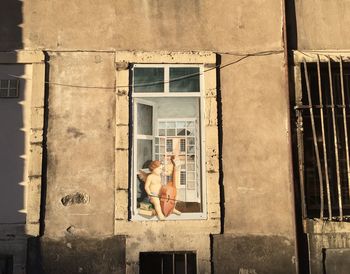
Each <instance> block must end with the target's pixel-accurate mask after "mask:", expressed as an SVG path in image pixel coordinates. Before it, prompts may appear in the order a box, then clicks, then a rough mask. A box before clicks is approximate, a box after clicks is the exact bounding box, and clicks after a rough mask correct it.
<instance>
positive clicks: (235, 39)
mask: <svg viewBox="0 0 350 274" xmlns="http://www.w3.org/2000/svg"><path fill="white" fill-rule="evenodd" d="M6 1H8V0H6ZM7 12H8V15H6V17H1V18H7V21H6V22H7V23H6V24H5V25H3V26H4V28H2V29H0V37H5V38H7V37H10V38H11V39H6V40H7V42H6V43H0V49H1V50H13V49H14V48H21V47H22V48H23V47H24V48H26V49H42V50H45V51H47V80H48V81H49V82H51V84H49V85H47V90H46V92H47V96H48V102H47V103H48V104H47V106H46V107H47V111H48V120H47V122H48V128H47V136H46V137H47V174H46V178H47V179H46V182H45V183H46V184H47V196H46V212H45V230H44V231H43V232H44V235H45V237H44V238H45V239H44V238H43V241H45V242H46V243H47V244H43V245H42V247H41V248H42V250H43V252H44V253H46V252H47V254H52V256H51V255H49V256H48V257H46V258H47V261H46V262H43V263H44V264H47V265H49V264H50V262H51V261H52V259H51V258H52V257H53V256H54V255H53V254H55V250H58V249H59V248H57V249H56V246H58V245H59V244H58V243H57V242H59V241H62V242H63V243H66V237H67V236H66V235H71V234H72V235H75V237H84V238H80V239H85V240H86V239H89V238H93V237H99V238H104V237H109V236H112V235H114V234H125V235H128V237H127V239H126V242H125V245H126V251H125V252H126V260H127V265H126V268H127V271H128V272H129V273H133V272H135V271H137V269H138V266H137V255H138V253H137V252H139V251H155V250H157V251H159V250H167V251H169V250H188V249H191V250H196V251H197V257H198V258H199V261H198V264H199V265H200V268H199V269H200V273H208V272H209V271H210V237H209V234H210V233H213V234H218V233H219V232H220V221H221V222H222V223H223V224H224V232H225V233H227V234H228V237H227V238H226V240H227V243H230V242H234V241H233V240H232V239H233V238H232V237H231V235H233V234H236V233H239V234H242V235H248V236H247V237H251V235H253V234H258V235H261V237H266V238H264V239H266V241H267V242H268V240H271V241H272V242H274V243H275V242H278V241H277V240H276V241H275V238H276V237H277V235H278V237H281V239H283V240H281V241H282V242H283V241H284V239H287V241H288V243H289V244H290V245H288V250H289V252H293V250H294V237H295V236H294V231H293V227H294V224H293V208H292V196H291V175H290V170H289V164H290V152H289V150H288V148H289V146H290V143H289V137H290V136H289V127H288V125H289V120H288V119H289V118H288V117H289V112H288V101H287V98H288V97H287V94H286V87H285V85H284V83H285V80H286V79H285V75H284V65H285V64H284V55H283V54H282V52H283V41H282V34H283V32H282V22H283V20H282V15H283V10H282V2H281V1H269V0H263V1H261V0H259V1H258V0H255V1H249V3H247V2H243V1H238V0H231V1H229V0H224V1H220V2H219V3H217V2H213V1H210V0H205V1H198V0H192V1H184V0H180V1H134V0H132V1H127V0H117V1H113V0H105V1H100V2H99V3H94V2H91V1H90V2H88V3H85V2H84V3H82V2H81V1H64V2H58V1H53V0H49V1H39V0H33V1H26V2H24V3H23V4H22V2H21V3H20V4H18V5H17V6H16V5H15V6H14V8H13V9H7ZM12 12H13V13H16V14H18V13H22V17H23V18H20V16H17V17H14V18H16V19H17V20H14V21H12V22H10V23H9V22H8V21H11V19H10V18H11V17H10V16H9V15H11V13H12ZM11 23H12V24H11ZM20 24H21V25H20ZM19 25H20V27H19ZM11 28H12V29H13V30H14V32H13V33H12V34H11V33H10V32H9V31H8V29H11ZM131 50H138V51H142V50H147V51H150V52H153V53H154V56H156V55H157V54H158V53H160V51H165V52H179V51H200V52H201V51H216V52H231V53H232V52H234V53H239V54H243V55H244V54H246V53H254V52H258V51H268V52H271V55H268V56H250V57H248V58H246V59H245V60H242V61H241V62H239V63H236V64H234V61H235V60H237V59H238V58H240V57H237V56H233V55H227V56H226V55H225V56H223V58H222V63H221V64H222V65H223V66H224V65H226V64H229V63H232V62H233V63H232V64H231V65H228V66H226V67H225V68H223V69H222V70H221V71H220V75H219V76H220V77H219V79H218V81H217V83H221V85H220V86H217V87H216V85H214V86H211V87H208V90H207V93H208V94H207V97H208V98H207V99H206V100H207V108H211V109H212V111H213V113H215V114H216V107H217V104H216V101H215V98H214V96H215V92H216V91H218V92H220V94H221V101H222V106H219V107H220V108H219V109H221V107H222V121H220V122H222V125H223V131H222V132H223V136H222V138H223V154H222V155H221V156H222V157H223V159H222V162H223V170H221V171H223V174H224V189H225V201H221V202H222V204H223V202H225V203H224V210H222V211H221V212H224V213H225V215H221V214H220V213H221V212H220V208H219V197H220V196H219V193H218V191H217V190H218V185H217V184H214V183H213V184H209V185H208V202H209V203H211V205H209V208H210V209H213V210H212V211H210V212H209V219H208V220H195V221H174V222H164V223H158V222H144V223H139V224H135V223H133V222H128V221H127V220H126V218H125V213H127V203H128V199H127V198H128V196H127V191H128V177H127V172H123V170H122V169H121V168H120V167H123V165H125V164H126V161H124V160H125V159H127V157H128V154H127V153H128V140H127V139H126V137H125V136H127V134H128V128H127V126H126V125H127V124H128V122H129V119H128V103H129V101H128V100H129V98H128V96H127V95H128V91H129V90H128V89H127V88H122V89H117V90H116V91H115V90H114V88H113V87H114V85H115V83H118V85H128V76H127V75H125V73H128V72H127V70H125V69H126V65H125V63H126V62H130V60H124V62H123V60H121V62H117V63H115V62H114V61H115V59H114V55H116V56H118V54H119V52H120V51H123V52H122V54H125V52H124V51H131ZM115 51H116V53H114V52H115ZM211 54H212V53H211ZM157 58H158V57H157ZM157 58H156V59H157ZM125 59H128V58H125ZM156 59H152V58H151V60H156ZM187 61H188V60H187ZM156 62H158V61H156ZM123 69H124V70H123ZM116 70H117V73H116ZM211 73H212V74H213V75H211V76H210V77H214V76H215V74H216V72H215V70H213V71H212V72H211ZM123 74H124V75H123ZM121 79H122V80H121ZM53 83H61V84H64V85H54V84H53ZM81 86H90V87H92V86H94V87H96V86H97V87H106V89H103V88H83V87H81ZM110 88H111V89H110ZM219 88H220V89H221V90H217V89H219ZM115 92H116V94H115ZM116 95H117V96H116ZM115 106H119V108H118V107H115ZM121 106H122V107H121ZM206 117H208V118H207V120H206V123H207V124H211V125H213V126H212V127H208V128H207V132H208V135H207V136H206V137H207V141H208V142H210V143H211V145H212V147H211V149H212V151H213V153H212V155H210V156H213V157H211V158H212V159H213V160H210V159H209V160H210V161H209V160H208V159H207V161H208V163H209V164H208V168H210V170H211V172H210V173H208V174H207V180H208V181H210V182H218V181H219V170H218V167H219V161H218V156H220V155H218V154H217V151H218V150H217V140H218V138H217V137H218V136H217V130H218V129H217V122H218V121H217V116H216V115H212V114H210V115H207V116H206ZM209 118H210V119H209ZM120 135H122V136H124V137H123V138H119V137H118V136H120ZM114 138H115V140H114ZM121 159H122V161H121ZM118 165H119V168H118ZM115 184H116V185H115ZM115 190H116V191H115ZM77 192H79V193H84V194H86V195H88V196H89V202H88V203H80V204H71V205H69V206H64V205H63V204H62V202H61V200H62V198H64V197H67V195H68V196H69V195H71V194H74V193H77ZM115 206H116V208H115ZM115 209H117V210H116V211H115ZM115 218H116V220H114V219H115ZM220 218H222V219H221V220H220ZM164 231H167V232H169V235H164ZM145 234H146V235H150V236H149V237H147V236H145ZM224 235H225V236H226V234H224ZM278 239H280V238H278ZM86 241H88V240H86ZM49 243H54V244H52V245H51V244H49ZM243 245H247V246H250V247H251V248H252V245H253V246H254V242H253V243H252V242H249V241H244V243H243ZM72 246H73V245H72ZM260 246H261V245H259V244H257V245H256V247H260ZM212 247H213V252H214V253H213V254H214V257H213V259H214V261H215V260H216V258H219V257H216V256H217V255H216V254H219V252H222V253H225V254H226V255H228V256H230V257H231V258H234V260H237V261H238V260H245V259H246V257H247V255H246V254H244V253H242V254H238V253H237V252H235V251H234V250H232V249H231V248H230V247H229V244H228V245H221V240H220V239H219V238H215V237H214V238H213V246H212ZM118 248H124V247H123V245H120V246H119V247H118ZM65 249H66V248H65ZM65 249H64V250H65ZM84 252H85V253H86V254H95V253H94V252H95V251H94V247H93V245H88V246H87V247H86V248H85V249H84ZM289 252H287V253H278V254H277V255H276V253H274V252H273V250H270V251H269V253H268V254H269V255H267V256H270V255H271V256H272V257H273V256H276V257H273V258H276V260H277V259H278V260H279V261H282V262H284V261H289V260H291V255H290V253H289ZM59 253H60V254H62V256H67V260H68V261H73V260H74V259H75V257H69V252H66V251H59ZM110 256H112V255H110ZM44 258H45V257H44ZM88 258H90V256H87V257H85V260H86V261H87V263H88ZM254 258H255V259H252V261H255V264H252V265H253V267H251V266H249V265H248V266H242V268H241V270H239V271H240V272H241V273H253V271H255V272H257V270H259V269H271V267H272V266H271V265H270V264H271V263H272V262H271V261H266V262H264V261H261V260H259V257H258V256H257V257H254ZM45 260H46V259H45ZM252 261H250V262H252ZM79 262H81V261H79ZM226 262H227V263H228V267H232V268H233V267H234V266H233V265H232V263H233V261H232V260H230V261H226ZM75 265H76V264H74V266H75ZM285 265H286V267H287V268H288V269H287V272H288V271H290V272H293V271H294V269H295V266H294V265H293V264H292V263H290V264H285ZM74 271H76V268H75V270H74ZM83 271H84V269H83ZM72 273H74V272H72ZM218 273H220V272H218ZM222 273H224V272H222ZM257 273H259V272H257Z"/></svg>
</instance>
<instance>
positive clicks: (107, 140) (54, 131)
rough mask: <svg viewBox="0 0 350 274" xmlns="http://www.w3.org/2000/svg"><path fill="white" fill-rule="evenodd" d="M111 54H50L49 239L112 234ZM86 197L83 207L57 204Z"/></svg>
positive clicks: (112, 75) (112, 115)
mask: <svg viewBox="0 0 350 274" xmlns="http://www.w3.org/2000/svg"><path fill="white" fill-rule="evenodd" d="M113 56H114V55H113V54H108V53H96V54H86V53H57V54H56V53H52V54H50V61H49V63H50V74H49V77H50V81H52V82H55V83H65V84H70V85H72V86H58V85H57V86H55V85H50V92H49V113H48V115H49V118H48V123H49V124H48V133H47V140H48V142H47V147H48V148H47V149H48V170H47V178H48V179H47V201H46V231H45V234H46V235H47V236H59V237H62V236H64V235H65V233H66V229H67V228H68V227H70V226H74V228H75V231H76V232H77V233H78V235H79V234H81V235H84V234H85V235H90V236H101V235H112V234H113V219H114V191H113V189H114V167H113V166H114V135H115V122H114V117H115V115H114V112H115V96H114V89H113V88H112V89H101V88H79V87H76V86H80V85H83V86H98V87H113V86H114V67H113ZM76 192H80V193H85V194H87V195H88V197H89V201H88V203H86V204H74V205H70V206H63V204H62V203H61V199H62V198H63V197H64V196H66V195H69V194H72V193H76Z"/></svg>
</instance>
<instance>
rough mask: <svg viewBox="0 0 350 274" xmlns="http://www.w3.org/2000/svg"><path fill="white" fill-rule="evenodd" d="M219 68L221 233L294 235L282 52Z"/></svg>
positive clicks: (286, 103)
mask: <svg viewBox="0 0 350 274" xmlns="http://www.w3.org/2000/svg"><path fill="white" fill-rule="evenodd" d="M230 60H232V57H225V58H223V63H225V62H229V61H230ZM221 73H222V104H223V130H224V138H223V166H224V176H225V177H224V178H225V179H224V185H225V197H226V201H225V209H226V218H225V232H232V233H238V234H245V233H251V234H267V235H268V234H275V235H283V236H286V237H290V238H293V234H294V233H293V229H294V228H293V215H292V214H291V212H293V208H292V205H293V203H292V201H293V196H292V193H291V189H292V186H291V170H290V161H291V156H290V134H289V118H288V117H289V112H288V99H287V98H288V96H287V91H286V88H285V74H284V73H285V72H284V57H283V54H272V55H270V56H264V57H259V58H247V59H245V60H242V61H241V62H240V63H237V64H236V65H234V66H232V67H227V68H225V69H223V70H222V71H221Z"/></svg>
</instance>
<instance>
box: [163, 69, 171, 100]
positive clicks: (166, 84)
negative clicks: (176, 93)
mask: <svg viewBox="0 0 350 274" xmlns="http://www.w3.org/2000/svg"><path fill="white" fill-rule="evenodd" d="M169 71H170V69H169V66H165V67H164V93H165V94H169V93H170V92H169V86H170V82H169V81H170V75H169Z"/></svg>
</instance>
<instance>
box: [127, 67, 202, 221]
mask: <svg viewBox="0 0 350 274" xmlns="http://www.w3.org/2000/svg"><path fill="white" fill-rule="evenodd" d="M137 67H143V68H164V92H134V91H133V90H132V91H131V99H132V103H131V105H132V107H133V108H134V109H133V111H132V113H133V115H135V114H136V113H135V101H139V102H142V100H144V102H146V101H147V98H154V97H162V98H164V97H167V98H172V97H174V98H181V97H191V98H198V99H199V112H200V113H199V127H198V129H199V132H198V139H199V144H198V145H199V149H200V154H199V155H198V156H200V159H199V161H200V168H201V172H200V187H201V193H200V194H201V203H202V204H201V208H202V211H201V212H195V213H182V214H181V215H180V216H179V215H175V214H171V215H169V216H168V217H167V218H166V220H203V219H207V184H206V166H205V159H206V158H205V149H206V141H205V86H204V82H205V81H204V65H203V64H198V63H197V64H196V63H193V64H190V63H184V64H179V63H178V64H153V63H150V64H148V63H147V64H145V63H143V64H139V63H137V64H133V65H132V67H131V69H130V73H131V75H133V69H134V68H137ZM173 67H198V68H199V81H200V83H199V86H200V90H199V91H197V92H170V91H169V75H170V68H173ZM147 104H149V102H148V103H147ZM134 117H137V116H134ZM154 119H155V116H153V136H155V132H156V130H157V123H156V122H155V121H154ZM135 126H136V127H137V122H134V123H133V138H132V141H133V146H132V149H131V155H132V163H133V165H132V167H131V172H132V173H131V202H130V208H129V210H130V213H131V220H132V221H157V220H158V218H157V217H156V216H153V217H152V218H146V217H143V216H141V215H139V214H138V213H137V178H136V176H137V175H136V173H137V171H136V170H135V166H136V160H137V159H136V157H135V151H137V147H136V146H135V144H136V143H137V142H136V141H137V139H136V138H135V134H134V132H137V128H136V127H135ZM153 142H154V140H153ZM153 155H154V146H153Z"/></svg>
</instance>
